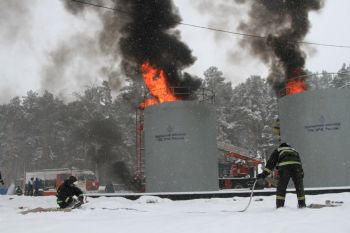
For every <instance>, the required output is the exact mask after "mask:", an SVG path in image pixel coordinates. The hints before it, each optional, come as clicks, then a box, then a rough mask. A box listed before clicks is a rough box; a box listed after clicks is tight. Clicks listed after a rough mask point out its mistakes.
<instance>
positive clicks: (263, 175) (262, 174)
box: [256, 173, 266, 180]
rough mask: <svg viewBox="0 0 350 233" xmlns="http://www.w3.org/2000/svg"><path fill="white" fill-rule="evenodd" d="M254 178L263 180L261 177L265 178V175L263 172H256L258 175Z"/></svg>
mask: <svg viewBox="0 0 350 233" xmlns="http://www.w3.org/2000/svg"><path fill="white" fill-rule="evenodd" d="M256 178H257V179H258V180H263V179H265V178H266V175H265V173H260V174H258V175H257V176H256Z"/></svg>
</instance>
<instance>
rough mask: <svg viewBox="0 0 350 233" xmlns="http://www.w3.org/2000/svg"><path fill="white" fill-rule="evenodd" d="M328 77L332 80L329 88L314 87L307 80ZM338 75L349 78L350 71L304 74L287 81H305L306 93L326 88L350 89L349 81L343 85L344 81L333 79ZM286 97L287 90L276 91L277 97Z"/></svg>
mask: <svg viewBox="0 0 350 233" xmlns="http://www.w3.org/2000/svg"><path fill="white" fill-rule="evenodd" d="M326 75H328V76H329V78H330V79H332V82H331V84H330V85H329V86H326V87H325V86H320V85H314V83H312V80H310V79H309V77H318V76H326ZM339 75H349V76H350V71H346V72H337V73H327V72H322V73H314V74H305V75H300V76H297V77H295V78H292V79H289V80H301V79H305V83H306V86H307V90H306V91H312V90H320V89H326V88H339V89H341V88H350V80H349V81H347V82H345V83H344V80H336V79H334V78H335V77H336V76H339ZM285 95H287V88H286V87H284V88H282V89H280V90H279V91H278V96H279V97H283V96H285Z"/></svg>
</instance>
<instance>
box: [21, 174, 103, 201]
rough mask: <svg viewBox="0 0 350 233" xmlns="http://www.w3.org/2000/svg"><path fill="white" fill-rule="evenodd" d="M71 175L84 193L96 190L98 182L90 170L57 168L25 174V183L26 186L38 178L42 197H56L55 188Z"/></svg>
mask: <svg viewBox="0 0 350 233" xmlns="http://www.w3.org/2000/svg"><path fill="white" fill-rule="evenodd" d="M72 175H73V176H75V177H76V178H77V180H78V184H77V186H78V187H79V188H81V189H82V190H83V191H84V192H90V191H97V190H98V188H99V182H98V180H97V178H96V176H95V174H94V172H92V171H90V170H79V169H69V168H58V169H44V170H39V171H33V172H26V177H25V181H26V184H28V182H29V180H30V179H31V178H33V179H34V180H35V179H36V178H38V179H39V183H40V185H39V186H40V189H41V192H42V195H56V190H57V188H58V187H59V186H60V185H61V184H62V183H63V182H64V181H65V180H66V179H68V177H69V176H72Z"/></svg>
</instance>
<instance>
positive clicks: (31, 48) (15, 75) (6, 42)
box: [0, 0, 350, 103]
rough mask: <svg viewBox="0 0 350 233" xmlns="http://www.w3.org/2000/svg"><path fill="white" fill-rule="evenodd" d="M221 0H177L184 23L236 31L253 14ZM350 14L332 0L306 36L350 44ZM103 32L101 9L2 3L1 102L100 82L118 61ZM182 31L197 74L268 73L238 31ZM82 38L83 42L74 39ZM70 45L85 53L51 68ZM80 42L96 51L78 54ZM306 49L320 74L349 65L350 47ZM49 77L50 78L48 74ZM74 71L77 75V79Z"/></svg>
mask: <svg viewBox="0 0 350 233" xmlns="http://www.w3.org/2000/svg"><path fill="white" fill-rule="evenodd" d="M221 2H222V0H217V1H212V0H211V1H209V0H192V1H190V0H174V3H175V5H177V6H178V7H179V12H180V14H181V17H182V19H183V22H185V23H189V24H197V25H201V26H210V27H216V28H220V29H224V30H229V31H237V29H236V26H237V25H238V23H239V20H240V19H242V18H244V17H245V16H246V12H247V11H246V9H245V7H244V6H242V5H241V6H239V5H235V4H232V5H231V6H230V7H226V6H225V7H224V8H223V7H222V6H221V5H220V3H221ZM224 2H226V3H227V1H224ZM232 2H233V0H232ZM204 3H210V5H211V6H207V5H206V4H204ZM206 6H207V7H206ZM231 12H232V15H231V14H230V13H231ZM349 12H350V1H349V0H328V1H326V4H325V6H324V8H323V9H322V10H321V11H320V12H318V13H311V14H310V20H311V24H312V27H311V30H310V33H309V34H308V35H307V37H306V38H305V40H306V41H310V42H316V43H325V44H339V45H350V30H348V28H347V24H348V22H349V21H350V14H349ZM100 29H101V22H100V21H99V17H98V15H97V14H96V13H92V12H86V13H84V15H83V17H75V16H73V15H72V14H69V13H68V12H67V11H66V10H65V8H64V7H63V5H62V3H61V2H60V1H59V0H0V51H1V52H0V103H4V102H7V101H8V100H9V99H10V98H12V97H13V96H15V95H24V94H25V93H26V92H27V91H28V90H30V89H32V90H36V91H41V90H42V89H45V88H46V89H49V90H50V91H52V92H54V93H55V94H60V95H62V96H66V97H65V98H67V95H68V96H69V95H70V94H69V93H71V92H72V91H80V90H83V89H84V88H85V87H86V86H89V85H90V86H91V85H94V84H99V82H100V81H101V80H102V79H104V77H103V75H101V73H100V72H99V71H98V68H99V66H101V64H104V63H107V62H109V63H111V64H112V63H114V61H113V60H112V59H113V58H112V57H110V56H106V55H104V54H102V52H101V51H99V50H98V49H97V48H95V47H94V46H93V44H94V39H95V35H96V34H97V33H98V31H99V30H100ZM178 29H179V30H180V31H181V37H182V40H183V41H184V42H186V43H187V45H188V46H189V47H190V48H191V49H192V50H193V55H194V56H195V57H197V60H196V63H195V64H194V65H193V66H192V67H191V68H189V69H188V71H190V72H191V73H193V74H196V75H198V76H202V74H203V72H204V71H205V70H206V69H207V68H209V67H210V66H217V67H218V68H219V69H220V70H221V71H223V73H224V76H225V77H227V78H228V79H229V80H230V81H232V83H233V85H237V84H238V83H240V82H243V81H244V80H245V79H246V78H247V77H249V76H250V75H261V76H263V77H264V76H266V75H267V73H268V68H267V67H266V66H265V65H264V64H263V63H262V62H261V61H260V60H259V59H257V58H254V57H251V56H250V55H249V52H248V51H246V50H245V49H243V48H241V47H240V46H239V45H238V40H239V39H240V37H239V36H236V35H232V34H225V33H217V32H212V31H208V30H203V29H198V28H192V27H188V26H184V25H179V26H178ZM82 35H84V37H85V41H84V44H81V42H79V43H76V42H75V39H76V38H80V37H82ZM86 38H87V39H86ZM62 44H65V46H62ZM70 46H71V47H73V48H74V49H76V50H75V51H73V52H70V54H69V56H71V57H73V56H75V55H76V53H78V52H79V53H80V54H79V56H77V58H74V59H72V58H70V59H67V60H69V62H62V63H60V64H59V65H60V67H55V68H56V70H55V69H48V68H47V67H50V65H51V66H52V64H51V63H52V60H53V57H55V58H57V57H59V56H63V55H62V54H60V52H62V53H63V50H62V48H64V49H66V50H68V49H69V47H70ZM79 46H82V47H83V46H84V47H87V48H89V50H86V49H85V50H83V49H81V50H80V51H79ZM304 49H305V51H306V52H307V54H308V58H307V61H306V67H305V68H307V69H308V70H311V71H313V72H320V71H322V70H327V71H329V72H336V71H338V70H339V68H340V67H341V65H342V63H346V64H349V63H350V49H345V48H334V47H322V46H312V47H310V46H308V47H305V48H304ZM53 54H54V55H55V56H54V55H53ZM57 54H58V55H59V56H58V55H57ZM64 56H67V55H64ZM84 57H85V58H86V57H89V59H87V60H85V59H84ZM115 64H116V65H117V62H115ZM55 66H57V64H55ZM43 67H45V68H43ZM66 67H69V69H66ZM111 69H113V68H111ZM59 70H61V72H58V71H59ZM49 75H50V77H51V78H49V79H47V78H44V76H45V77H47V76H49ZM73 76H74V77H76V78H74V79H72V78H71V77H73ZM68 99H69V97H68Z"/></svg>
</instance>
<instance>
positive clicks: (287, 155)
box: [257, 143, 306, 208]
mask: <svg viewBox="0 0 350 233" xmlns="http://www.w3.org/2000/svg"><path fill="white" fill-rule="evenodd" d="M275 167H277V168H278V174H279V179H278V183H277V191H276V207H277V208H280V207H283V206H284V202H285V199H286V192H287V186H288V183H289V180H290V178H292V180H293V183H294V186H295V189H296V193H297V198H298V207H299V208H304V207H306V204H305V193H304V184H303V178H304V171H303V167H302V164H301V160H300V156H299V153H298V152H297V151H296V150H295V149H294V148H292V147H291V146H290V145H288V144H287V143H282V144H281V145H280V146H279V147H278V148H277V149H275V150H274V151H273V152H272V154H271V156H270V158H269V159H268V161H267V164H266V167H265V168H264V171H263V172H262V173H260V174H258V176H257V178H258V179H265V178H266V177H267V176H268V175H269V174H271V173H272V171H273V169H274V168H275Z"/></svg>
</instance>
